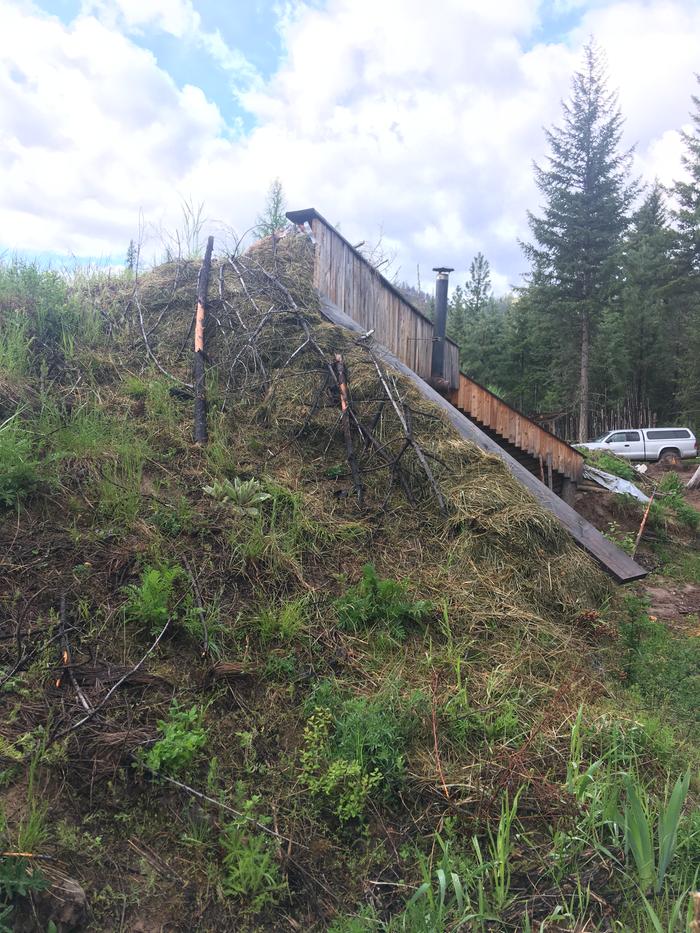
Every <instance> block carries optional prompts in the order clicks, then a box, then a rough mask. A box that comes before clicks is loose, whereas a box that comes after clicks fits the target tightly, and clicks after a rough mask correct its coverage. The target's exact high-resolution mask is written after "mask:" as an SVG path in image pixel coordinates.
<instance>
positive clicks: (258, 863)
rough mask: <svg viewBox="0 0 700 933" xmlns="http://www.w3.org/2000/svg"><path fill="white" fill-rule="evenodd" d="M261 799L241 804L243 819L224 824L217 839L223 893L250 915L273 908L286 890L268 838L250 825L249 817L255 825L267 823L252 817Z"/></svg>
mask: <svg viewBox="0 0 700 933" xmlns="http://www.w3.org/2000/svg"><path fill="white" fill-rule="evenodd" d="M261 799H262V798H261V797H260V796H259V795H255V796H253V797H250V798H249V799H247V800H244V801H243V803H242V804H240V806H239V808H240V810H241V813H242V814H243V817H242V818H241V819H235V820H232V821H231V822H230V823H228V825H227V826H226V827H225V828H224V830H223V832H222V834H221V837H220V843H221V847H222V849H223V851H224V856H223V865H224V871H225V874H224V878H223V881H222V885H221V886H222V889H223V892H224V894H225V895H226V896H227V897H236V898H239V899H241V900H244V901H245V904H246V908H247V909H248V910H250V911H251V912H252V913H258V912H259V911H260V910H262V909H263V908H264V907H267V906H269V905H271V904H274V903H275V901H277V900H278V898H279V896H280V894H281V893H282V891H284V889H285V887H286V885H285V883H284V881H283V880H282V877H281V874H280V870H279V865H278V862H277V857H276V847H275V843H274V841H273V839H272V837H270V836H269V835H267V834H266V833H265V832H263V831H261V830H257V831H256V830H255V829H253V828H252V825H251V823H250V817H253V816H255V817H256V819H257V821H258V822H259V823H263V824H264V823H266V822H268V818H265V817H261V816H256V814H255V811H256V809H257V807H258V806H259V804H260V801H261ZM246 817H247V818H248V819H246Z"/></svg>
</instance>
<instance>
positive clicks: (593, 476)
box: [583, 466, 649, 502]
mask: <svg viewBox="0 0 700 933" xmlns="http://www.w3.org/2000/svg"><path fill="white" fill-rule="evenodd" d="M583 476H584V478H585V479H590V480H592V481H593V482H594V483H597V484H598V485H599V486H604V487H605V488H606V489H609V490H610V492H618V493H621V494H624V495H626V496H634V498H635V499H639V501H640V502H648V501H649V496H646V495H645V494H644V493H643V492H642V490H641V489H638V488H637V487H636V486H635V485H634V483H630V481H629V480H627V479H622V477H620V476H614V475H613V474H612V473H605V472H604V471H603V470H596V468H595V467H592V466H584V468H583Z"/></svg>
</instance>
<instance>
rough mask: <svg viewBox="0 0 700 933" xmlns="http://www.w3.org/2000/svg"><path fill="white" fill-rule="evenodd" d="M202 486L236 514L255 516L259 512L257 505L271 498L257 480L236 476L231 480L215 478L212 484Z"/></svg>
mask: <svg viewBox="0 0 700 933" xmlns="http://www.w3.org/2000/svg"><path fill="white" fill-rule="evenodd" d="M203 488H204V491H205V492H206V494H207V495H208V496H211V497H212V498H213V499H216V500H217V501H218V502H220V503H221V504H222V505H226V506H228V507H229V508H230V509H231V511H232V512H235V513H236V514H237V515H253V516H257V515H259V514H260V509H259V508H258V506H260V505H262V503H263V502H266V501H267V500H268V499H271V498H272V497H271V496H270V494H269V493H267V492H263V491H262V488H261V486H260V483H259V482H258V480H256V479H246V480H242V479H240V478H239V477H238V476H236V477H234V479H233V482H231V481H230V480H228V479H223V480H215V481H214V484H213V485H212V486H204V487H203Z"/></svg>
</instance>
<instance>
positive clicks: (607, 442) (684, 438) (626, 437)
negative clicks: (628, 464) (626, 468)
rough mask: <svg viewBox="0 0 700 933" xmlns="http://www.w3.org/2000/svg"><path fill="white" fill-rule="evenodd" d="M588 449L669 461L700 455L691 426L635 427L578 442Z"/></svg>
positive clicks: (620, 455) (632, 458) (627, 456)
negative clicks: (581, 442) (582, 442)
mask: <svg viewBox="0 0 700 933" xmlns="http://www.w3.org/2000/svg"><path fill="white" fill-rule="evenodd" d="M576 446H578V447H585V448H586V449H587V450H609V451H610V452H611V453H614V454H617V456H618V457H625V458H626V459H628V460H665V459H670V460H673V459H681V458H683V457H697V455H698V445H697V441H696V439H695V435H694V434H693V432H692V431H691V430H690V429H689V428H635V429H627V428H626V429H625V430H616V431H607V432H606V433H605V434H601V436H600V437H597V438H596V439H595V440H593V441H587V442H586V443H585V444H578V445H576Z"/></svg>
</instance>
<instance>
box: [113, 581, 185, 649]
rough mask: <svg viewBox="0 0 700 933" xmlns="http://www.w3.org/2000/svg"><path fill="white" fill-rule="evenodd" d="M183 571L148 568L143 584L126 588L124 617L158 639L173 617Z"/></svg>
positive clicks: (130, 585)
mask: <svg viewBox="0 0 700 933" xmlns="http://www.w3.org/2000/svg"><path fill="white" fill-rule="evenodd" d="M183 575H184V571H183V569H182V567H162V568H161V569H158V568H156V567H147V568H146V569H145V570H144V571H143V573H142V574H141V582H140V583H139V584H138V585H136V584H133V583H132V584H129V586H126V587H125V588H124V592H125V593H126V594H127V597H128V599H127V602H126V604H125V606H124V614H125V616H126V618H127V619H128V620H129V621H131V622H137V623H139V624H141V625H147V626H148V628H149V631H150V632H151V634H153V635H157V634H158V633H159V632H160V631H161V629H162V628H163V626H164V625H165V623H166V622H167V621H168V619H169V618H170V617H171V614H172V610H173V603H174V601H175V596H176V583H177V582H178V580H180V579H181V578H182V576H183Z"/></svg>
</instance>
